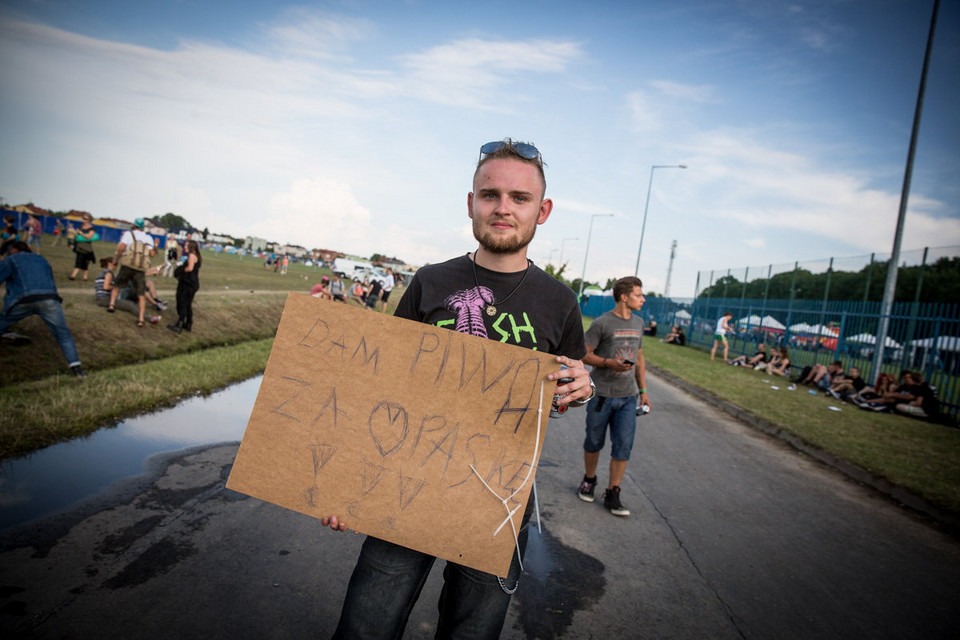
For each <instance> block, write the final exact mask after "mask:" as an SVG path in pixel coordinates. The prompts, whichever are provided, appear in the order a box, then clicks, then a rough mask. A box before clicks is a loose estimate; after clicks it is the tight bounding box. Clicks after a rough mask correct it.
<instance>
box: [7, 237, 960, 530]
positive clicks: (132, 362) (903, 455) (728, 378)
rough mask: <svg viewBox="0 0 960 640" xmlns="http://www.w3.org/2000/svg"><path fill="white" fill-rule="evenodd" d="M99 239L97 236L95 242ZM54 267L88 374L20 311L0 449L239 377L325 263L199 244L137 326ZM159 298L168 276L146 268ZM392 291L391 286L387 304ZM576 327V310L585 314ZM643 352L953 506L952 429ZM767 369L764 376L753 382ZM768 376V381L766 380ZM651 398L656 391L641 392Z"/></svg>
mask: <svg viewBox="0 0 960 640" xmlns="http://www.w3.org/2000/svg"><path fill="white" fill-rule="evenodd" d="M112 250H113V247H111V246H109V245H103V244H99V243H98V246H97V252H98V255H107V254H108V252H110V251H112ZM44 255H46V256H47V257H48V258H49V259H50V261H51V263H52V264H53V265H54V270H55V272H56V274H57V279H58V286H60V288H61V294H62V295H63V297H64V300H65V304H64V307H65V312H66V314H67V319H68V322H69V324H70V328H71V330H72V332H73V334H74V337H75V339H76V341H77V345H78V348H79V350H80V355H81V358H82V359H83V362H84V366H85V367H86V368H87V369H88V371H89V372H90V375H89V377H88V378H87V379H86V380H84V381H82V382H79V381H77V380H74V379H73V378H72V376H69V374H66V373H65V370H66V366H65V362H64V361H63V357H62V356H61V354H60V351H59V349H57V347H56V344H55V343H54V341H53V339H52V338H51V337H50V335H49V332H48V331H47V329H46V327H44V326H43V324H42V323H41V322H40V321H39V320H38V319H37V318H30V319H28V320H26V321H23V322H21V323H19V324H17V325H15V326H14V328H13V330H14V331H16V332H18V333H21V334H24V335H28V336H30V337H31V339H32V343H31V344H30V345H28V346H24V347H12V346H6V345H4V346H2V347H0V459H3V458H7V457H11V456H16V455H22V454H24V453H27V452H29V451H33V450H35V449H39V448H42V447H44V446H48V445H50V444H53V443H55V442H59V441H62V440H68V439H70V438H74V437H77V436H80V435H84V434H87V433H90V432H91V431H94V430H96V429H97V428H99V427H100V426H102V425H105V424H109V423H111V422H112V421H115V420H118V419H120V418H123V417H125V416H129V415H132V414H135V413H137V412H140V411H144V410H149V409H152V408H154V407H156V406H158V405H164V404H167V403H170V402H172V401H175V400H176V399H178V398H180V397H183V396H186V395H190V394H194V393H197V392H207V391H212V390H215V389H218V388H221V387H223V386H225V385H227V384H230V383H231V382H234V381H238V380H242V379H245V378H247V377H249V376H251V375H253V374H255V373H257V372H259V371H262V370H263V367H264V366H265V365H266V360H267V355H268V354H269V350H270V346H271V344H272V337H273V335H274V332H275V330H276V326H277V324H278V322H279V318H280V313H281V311H282V305H283V301H284V299H285V297H286V292H287V291H288V290H298V291H306V290H308V289H309V288H310V286H312V284H314V282H316V281H317V279H318V278H319V277H320V276H321V275H322V274H324V273H326V272H325V271H318V270H317V269H315V268H309V267H304V266H302V265H291V266H290V273H289V274H287V275H286V276H281V275H279V274H277V273H274V272H273V271H267V270H265V269H264V268H263V265H262V263H261V262H260V261H259V260H256V259H253V258H243V259H241V258H237V257H231V256H221V255H216V254H212V253H208V254H205V259H204V266H203V270H202V271H201V274H200V279H201V287H202V288H201V291H200V293H199V294H198V296H197V300H196V302H195V303H194V309H195V311H194V313H195V321H194V331H193V333H191V334H186V333H184V334H181V335H175V334H173V333H171V332H169V331H167V330H166V329H165V328H164V326H165V324H166V323H168V322H172V321H173V320H174V319H175V317H176V315H175V313H173V312H172V310H170V311H167V312H165V313H164V314H163V315H164V318H163V321H162V322H161V323H160V324H157V325H148V326H146V327H144V328H142V329H138V328H137V327H136V326H135V325H134V318H133V316H131V315H129V314H125V313H120V312H118V313H115V314H112V315H111V314H108V313H106V311H104V310H103V309H102V308H100V307H97V306H96V305H94V304H93V301H92V288H93V284H92V279H93V278H94V277H95V275H96V273H99V269H97V270H96V271H94V270H91V272H90V278H91V282H88V283H82V282H79V281H75V282H71V281H68V280H67V278H66V275H67V274H68V273H69V271H70V269H71V268H72V265H73V256H72V254H70V253H69V252H68V251H67V250H66V249H65V248H64V247H56V248H53V249H50V248H46V250H45V251H44ZM158 283H159V288H160V294H161V297H164V298H166V299H167V300H169V301H170V302H172V301H173V288H174V287H175V281H173V280H170V279H167V280H163V279H160V280H158ZM401 293H402V292H401V291H400V290H397V291H395V292H394V295H393V296H392V299H391V305H390V308H389V309H388V311H390V312H392V309H393V307H394V306H395V305H396V302H397V300H399V298H400V294H401ZM584 325H585V327H586V326H588V325H589V320H585V322H584ZM644 352H645V354H646V357H647V360H648V362H649V363H651V365H653V366H656V367H658V368H660V369H662V370H664V371H666V372H668V373H670V374H672V375H674V376H676V377H678V378H682V379H683V380H686V381H687V382H689V383H691V384H693V385H696V386H697V387H700V388H702V389H705V390H706V391H709V392H710V393H713V394H714V395H716V396H718V397H720V398H722V399H724V400H727V401H729V402H731V403H733V404H735V405H736V406H738V407H741V408H743V409H745V410H746V411H748V412H750V413H752V414H754V415H756V416H757V417H759V418H761V419H763V420H765V421H767V422H769V423H772V424H775V425H777V426H779V427H780V428H782V429H784V430H785V431H787V432H789V433H791V434H793V435H795V436H797V437H799V438H801V439H803V440H804V441H806V442H808V443H809V444H811V445H813V446H816V447H818V448H820V449H822V450H824V451H826V452H828V453H830V454H832V455H834V456H836V457H838V458H841V459H844V460H847V461H849V462H852V463H854V464H856V465H858V466H860V467H862V468H864V469H866V470H868V471H870V472H871V473H873V474H874V475H876V476H878V477H882V478H885V479H887V480H888V481H889V482H891V483H893V484H895V485H898V486H901V487H903V488H905V489H907V490H909V491H911V492H913V493H915V494H917V495H919V496H921V497H922V498H924V499H926V500H927V501H929V502H930V503H932V504H934V505H937V506H939V507H942V508H945V509H948V510H950V511H952V512H955V513H958V512H960V465H958V463H957V460H960V429H952V428H949V427H943V426H938V425H931V424H928V423H926V422H923V421H920V420H914V419H910V418H905V417H901V416H894V415H883V414H877V413H873V412H866V411H861V410H859V409H856V408H855V407H853V406H851V405H842V411H840V412H836V411H831V410H829V409H828V408H827V407H828V406H829V405H831V404H833V405H837V404H838V403H837V402H836V401H834V400H832V399H828V398H824V397H823V396H816V397H814V396H811V395H809V394H808V393H807V392H806V389H805V388H800V389H798V390H796V391H787V389H786V387H787V386H788V384H789V383H788V382H786V381H785V380H783V379H775V378H773V377H771V376H768V375H765V374H762V373H759V372H755V371H752V370H748V369H744V368H740V367H730V366H727V365H725V364H722V363H720V362H710V361H709V359H708V356H707V354H706V353H704V352H703V351H699V350H697V349H693V348H678V347H672V346H670V345H666V344H663V343H660V342H658V341H656V340H651V339H648V340H647V341H645V342H644ZM764 380H769V382H766V383H765V382H764ZM771 385H776V386H779V387H780V389H779V390H772V389H771V388H770V386H771ZM654 402H656V399H655V398H654Z"/></svg>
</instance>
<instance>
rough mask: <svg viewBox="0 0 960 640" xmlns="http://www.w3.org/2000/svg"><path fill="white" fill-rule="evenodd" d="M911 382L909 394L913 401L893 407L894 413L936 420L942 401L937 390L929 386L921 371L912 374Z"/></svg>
mask: <svg viewBox="0 0 960 640" xmlns="http://www.w3.org/2000/svg"><path fill="white" fill-rule="evenodd" d="M910 380H911V385H910V389H909V393H910V395H912V396H913V399H912V400H910V401H909V402H900V403H897V404H895V405H894V406H893V409H894V411H896V412H897V413H902V414H903V415H906V416H910V417H912V418H926V419H928V420H933V419H935V418H936V417H937V416H938V415H939V414H940V399H939V398H937V390H936V389H934V388H933V387H931V386H930V385H929V384H927V382H926V381H925V380H924V379H923V375H922V374H921V373H920V372H919V371H914V372H912V373H911V374H910Z"/></svg>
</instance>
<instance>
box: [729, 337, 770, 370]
mask: <svg viewBox="0 0 960 640" xmlns="http://www.w3.org/2000/svg"><path fill="white" fill-rule="evenodd" d="M768 356H769V354H768V353H767V345H765V344H764V343H762V342H760V343H757V352H756V353H754V354H753V355H752V356H750V357H749V358H748V357H747V355H746V354H744V355H741V356H737V357H736V358H734V359H733V360H731V361H730V364H732V365H733V366H735V367H756V366H757V365H758V364H760V363H761V362H767V359H768Z"/></svg>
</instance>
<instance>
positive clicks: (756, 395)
mask: <svg viewBox="0 0 960 640" xmlns="http://www.w3.org/2000/svg"><path fill="white" fill-rule="evenodd" d="M644 354H645V356H646V358H647V361H648V362H650V363H651V364H652V365H653V366H655V367H658V368H660V369H663V370H664V371H666V372H668V373H670V374H672V375H674V376H676V377H678V378H681V379H683V380H685V381H687V382H689V383H691V384H693V385H695V386H697V387H699V388H701V389H704V390H706V391H709V392H710V393H712V394H714V395H715V396H717V397H719V398H722V399H724V400H727V401H728V402H731V403H733V404H734V405H736V406H738V407H740V408H742V409H744V410H746V411H748V412H749V413H751V414H753V415H755V416H757V417H758V418H761V419H763V420H765V421H767V422H769V423H771V424H774V425H776V426H778V427H780V428H782V429H783V430H785V431H786V432H788V433H791V434H793V435H794V436H797V437H799V438H801V439H802V440H803V441H805V442H807V443H809V444H811V445H813V446H815V447H817V448H819V449H822V450H824V451H826V452H828V453H830V454H832V455H834V456H836V457H838V458H841V459H844V460H846V461H848V462H851V463H853V464H855V465H857V466H859V467H861V468H863V469H865V470H867V471H869V472H870V473H872V474H874V475H875V476H878V477H881V478H884V479H886V480H888V481H889V482H890V483H892V484H894V485H897V486H900V487H903V488H905V489H907V490H909V491H911V492H913V493H915V494H916V495H919V496H920V497H922V498H924V499H925V500H927V501H928V502H930V503H931V504H935V505H938V506H940V507H942V508H946V509H948V510H950V511H952V512H955V513H960V463H958V460H960V429H955V428H951V427H946V426H942V425H936V424H931V423H928V422H925V421H922V420H917V419H914V418H907V417H904V416H899V415H892V414H881V413H875V412H872V411H863V410H861V409H858V408H857V407H855V406H853V405H851V404H845V403H841V402H838V401H837V400H834V399H833V398H828V397H825V396H823V395H822V394H818V395H816V396H813V395H810V394H809V387H804V386H799V387H798V388H797V389H796V390H795V391H789V390H788V389H787V387H788V386H789V385H790V384H791V383H790V381H789V380H787V379H786V378H781V377H779V376H772V375H769V374H766V373H762V372H759V371H754V370H752V369H749V368H746V367H731V366H729V365H726V364H724V363H722V362H720V361H716V362H710V359H709V355H708V354H707V353H706V352H704V351H700V350H698V349H694V348H688V347H674V346H671V345H668V344H664V343H661V342H659V341H657V340H651V339H647V340H645V341H644ZM772 386H777V387H779V389H776V390H774V389H771V387H772ZM654 401H655V399H654ZM830 406H835V407H839V408H840V409H841V410H840V411H834V410H831V409H830V408H829V407H830Z"/></svg>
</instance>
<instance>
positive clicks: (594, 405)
mask: <svg viewBox="0 0 960 640" xmlns="http://www.w3.org/2000/svg"><path fill="white" fill-rule="evenodd" d="M607 425H609V426H610V445H611V446H610V457H611V458H613V459H615V460H629V459H630V450H631V449H633V436H634V435H635V434H636V432H637V397H636V396H628V397H626V398H606V397H603V396H596V397H595V398H594V399H593V400H591V401H590V402H589V403H587V435H586V437H585V438H584V440H583V450H584V451H586V452H588V453H599V452H600V451H602V450H603V445H604V441H605V439H606V435H607Z"/></svg>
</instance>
